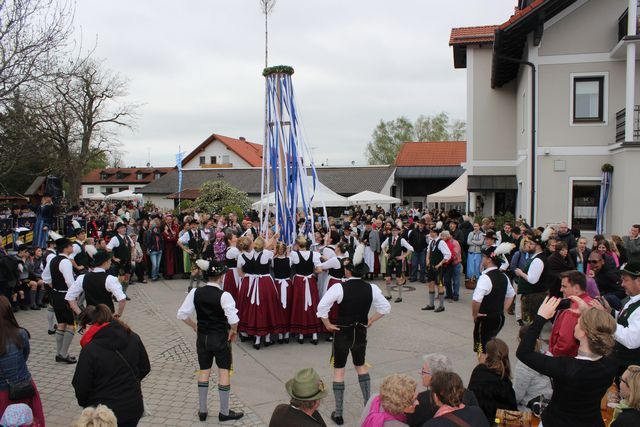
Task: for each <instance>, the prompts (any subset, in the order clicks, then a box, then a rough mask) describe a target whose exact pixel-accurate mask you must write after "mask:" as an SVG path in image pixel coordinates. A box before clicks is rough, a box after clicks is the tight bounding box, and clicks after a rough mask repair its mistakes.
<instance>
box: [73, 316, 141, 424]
mask: <svg viewBox="0 0 640 427" xmlns="http://www.w3.org/2000/svg"><path fill="white" fill-rule="evenodd" d="M88 332H89V331H87V333H88ZM116 350H117V351H119V352H120V354H122V356H123V357H124V358H125V359H126V361H127V363H128V364H129V366H127V365H126V364H125V362H124V360H122V358H120V356H119V355H118V353H117V352H116ZM132 370H133V372H132ZM150 370H151V366H150V365H149V356H147V350H146V349H145V348H144V345H143V344H142V341H141V340H140V337H139V336H138V334H136V333H134V332H131V333H130V334H129V333H127V331H126V330H125V329H124V328H123V327H122V325H120V323H119V322H117V321H113V322H111V323H110V324H109V326H106V327H104V328H103V329H101V330H99V331H98V332H97V333H96V334H95V335H94V336H93V339H92V340H91V341H90V342H89V343H88V344H86V345H85V346H84V347H83V348H82V351H81V352H80V357H79V358H78V364H77V365H76V372H75V374H74V376H73V381H72V384H73V388H74V389H75V392H76V399H77V400H78V404H79V405H80V406H82V407H83V408H85V407H87V406H96V405H98V404H100V403H102V404H104V405H107V406H108V407H109V408H111V410H112V411H113V412H114V413H115V415H116V417H117V418H118V420H119V421H132V420H137V419H139V418H140V417H141V416H142V413H143V411H144V407H143V404H142V390H141V388H140V381H141V380H142V379H143V378H144V377H146V376H147V374H148V373H149V371H150ZM134 373H135V378H134Z"/></svg>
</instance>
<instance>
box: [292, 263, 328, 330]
mask: <svg viewBox="0 0 640 427" xmlns="http://www.w3.org/2000/svg"><path fill="white" fill-rule="evenodd" d="M306 280H308V283H309V291H310V294H311V300H310V305H308V306H307V303H306V301H305V300H306V297H305V294H306V283H305V282H306ZM291 287H292V291H291V317H289V332H291V333H294V334H313V333H317V332H320V319H318V317H317V316H316V312H317V310H318V302H320V296H319V295H318V283H317V282H316V278H315V276H310V277H308V278H306V277H304V276H299V275H296V276H295V277H294V278H293V284H292V286H291ZM287 305H288V304H287Z"/></svg>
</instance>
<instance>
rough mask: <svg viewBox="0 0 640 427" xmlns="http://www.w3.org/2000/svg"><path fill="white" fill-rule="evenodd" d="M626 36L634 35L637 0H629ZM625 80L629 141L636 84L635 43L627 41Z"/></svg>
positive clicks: (632, 137) (626, 129)
mask: <svg viewBox="0 0 640 427" xmlns="http://www.w3.org/2000/svg"><path fill="white" fill-rule="evenodd" d="M627 22H628V25H627V36H629V37H633V36H635V35H636V33H637V31H636V28H637V27H636V26H637V25H638V23H637V22H638V0H629V9H628V12H627ZM626 74H627V75H626V77H627V81H626V88H625V111H624V119H625V126H624V141H625V142H631V141H633V140H634V135H633V125H634V123H633V116H634V109H635V92H636V88H635V84H636V44H635V43H633V42H627V73H626Z"/></svg>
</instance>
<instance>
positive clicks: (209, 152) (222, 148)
mask: <svg viewBox="0 0 640 427" xmlns="http://www.w3.org/2000/svg"><path fill="white" fill-rule="evenodd" d="M227 155H228V156H229V163H231V164H232V165H233V167H234V168H244V167H251V165H250V164H249V163H247V162H246V161H245V160H244V159H243V158H242V157H240V156H238V155H237V154H236V153H235V152H234V151H232V150H230V149H229V148H228V147H227V146H226V145H224V144H223V143H221V142H220V141H218V140H214V141H213V142H211V143H210V144H209V145H207V146H206V147H205V149H204V150H203V151H201V152H199V153H198V154H196V156H195V157H194V158H193V159H191V160H190V161H189V162H188V163H187V164H185V165H184V166H183V168H184V169H200V157H201V156H204V157H205V164H209V163H210V158H211V156H216V158H217V163H218V164H220V163H222V161H223V158H222V156H227Z"/></svg>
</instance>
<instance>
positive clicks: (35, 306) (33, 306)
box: [29, 305, 40, 310]
mask: <svg viewBox="0 0 640 427" xmlns="http://www.w3.org/2000/svg"><path fill="white" fill-rule="evenodd" d="M29 308H31V310H40V307H38V306H37V305H32V306H31V307H29Z"/></svg>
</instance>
